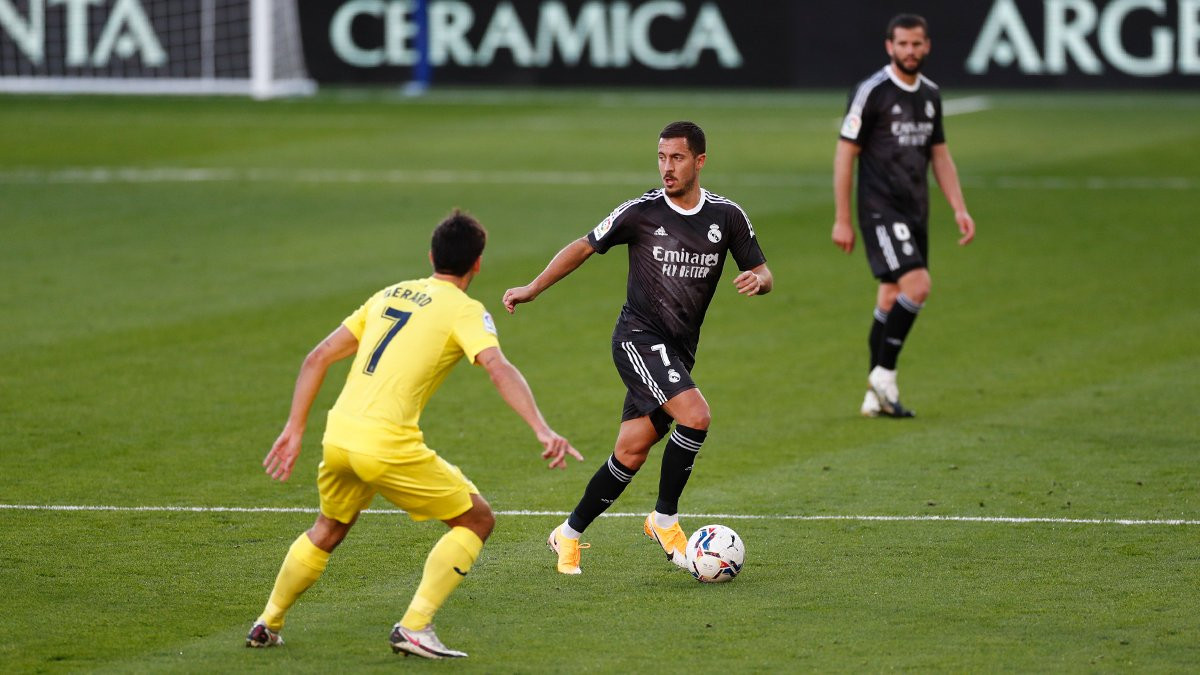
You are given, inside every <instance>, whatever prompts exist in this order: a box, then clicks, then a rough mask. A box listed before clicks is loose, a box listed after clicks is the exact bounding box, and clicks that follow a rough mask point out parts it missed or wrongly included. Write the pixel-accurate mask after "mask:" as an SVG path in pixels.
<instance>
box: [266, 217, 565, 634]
mask: <svg viewBox="0 0 1200 675" xmlns="http://www.w3.org/2000/svg"><path fill="white" fill-rule="evenodd" d="M486 241H487V232H486V231H485V230H484V229H483V227H482V226H481V225H480V224H479V223H478V221H476V220H475V219H474V218H472V217H471V216H469V215H467V214H465V213H462V212H460V211H458V210H455V211H454V212H453V213H452V214H451V215H450V216H448V217H447V218H446V219H445V220H444V221H442V222H441V224H439V225H438V226H437V228H436V229H435V230H434V231H433V240H432V244H431V246H430V260H431V261H432V263H433V268H434V274H433V276H430V277H427V278H425V279H416V280H412V281H404V282H401V283H398V284H395V285H392V286H389V287H387V288H385V289H383V290H381V291H379V292H378V293H376V294H375V295H374V296H372V297H371V298H370V299H369V300H367V302H365V303H364V304H363V305H362V306H361V307H359V308H358V310H357V311H355V312H354V313H353V314H351V315H350V316H349V317H347V318H346V320H345V321H344V322H342V324H341V325H340V326H338V328H337V329H336V330H334V331H333V332H332V333H330V334H329V336H328V337H326V338H325V339H324V340H322V341H321V343H320V344H319V345H317V346H316V348H314V349H313V350H312V352H311V353H309V355H308V357H307V358H305V359H304V364H303V366H301V368H300V375H299V377H298V378H297V380H296V387H295V392H294V394H293V396H292V407H291V413H290V414H289V416H288V421H287V424H286V425H285V426H284V429H283V432H282V433H281V434H280V435H279V438H278V439H277V440H276V441H275V444H274V445H273V446H272V448H271V451H270V452H269V453H267V456H266V458H265V459H264V460H263V466H265V467H266V470H267V473H269V474H270V475H271V477H272V478H275V479H277V480H281V481H283V480H287V478H288V476H289V475H291V472H292V467H293V466H294V465H295V462H296V458H297V457H298V456H299V454H300V441H301V438H302V436H303V435H304V428H305V426H306V424H307V421H308V413H309V410H310V409H311V407H312V404H313V400H314V399H315V398H316V396H317V392H318V391H319V390H320V388H321V382H322V381H323V380H324V378H325V373H326V372H327V371H328V369H329V366H330V365H331V364H333V363H334V362H336V361H340V360H341V359H344V358H346V357H348V356H351V355H353V356H354V363H353V365H352V366H351V367H350V372H349V374H348V375H347V377H346V384H345V386H344V387H343V388H342V393H341V395H340V396H339V397H338V400H337V402H336V403H335V404H334V406H333V408H332V409H331V410H330V411H329V417H328V422H327V425H326V429H325V438H324V441H323V443H324V454H323V457H322V459H323V461H322V462H321V464H320V466H319V468H318V470H317V488H318V491H319V493H320V498H321V512H320V514H318V516H317V520H316V522H315V523H314V524H313V526H312V527H311V528H310V529H309V530H308V531H306V532H304V533H302V534H301V535H300V536H299V537H298V538H297V539H296V541H295V542H294V543H293V544H292V546H291V548H290V549H289V550H288V554H287V557H286V558H285V559H284V561H283V566H282V567H281V568H280V570H279V575H278V577H276V579H275V587H274V589H273V590H272V591H271V597H270V600H268V602H267V606H266V609H264V610H263V613H262V616H260V617H259V618H258V620H256V621H255V622H254V625H253V627H252V628H251V629H250V634H249V635H247V636H246V646H247V647H272V646H276V645H281V644H283V639H282V638H281V637H280V635H279V631H280V629H281V628H283V622H284V615H285V614H286V613H287V611H288V609H289V608H291V606H292V604H293V603H295V601H296V599H297V598H298V597H299V596H300V594H302V593H304V591H306V590H308V588H309V587H310V586H312V585H313V584H314V583H316V581H317V579H318V578H320V576H321V573H322V572H323V571H324V570H325V566H326V564H327V563H328V561H329V555H330V553H332V552H333V549H334V548H336V547H337V545H338V544H340V543H341V542H342V540H343V539H344V538H345V537H346V534H347V533H348V532H349V531H350V528H351V527H352V526H353V525H354V521H355V520H356V519H357V518H358V514H359V512H360V511H362V510H363V509H365V508H367V506H368V505H369V504H370V503H371V500H372V499H373V498H374V497H375V494H376V493H379V494H382V495H383V496H384V497H385V498H387V499H388V501H390V502H392V503H393V504H395V505H396V506H399V507H400V508H402V509H404V510H405V511H406V512H408V514H409V517H410V518H412V519H413V520H417V521H420V520H430V519H436V520H440V521H442V522H444V523H446V525H447V526H449V527H450V531H449V532H447V533H446V534H445V535H443V536H442V538H441V539H440V540H438V542H437V544H436V545H435V546H434V547H433V550H431V551H430V552H429V557H428V558H427V559H426V561H425V570H424V574H423V576H422V577H421V583H420V585H419V586H418V588H417V592H416V594H415V595H414V597H413V599H412V602H411V604H409V606H408V611H407V612H405V614H404V616H403V618H401V620H400V622H399V623H397V624H396V625H395V626H394V627H393V630H392V635H391V644H392V650H393V651H395V652H397V653H399V652H404V653H405V655H406V656H407V655H408V654H415V655H417V656H423V657H426V658H453V657H464V656H466V654H465V653H464V652H461V651H456V650H453V649H449V648H447V647H446V646H445V645H444V644H442V642H441V640H439V639H438V637H437V634H436V633H434V630H433V616H434V614H435V613H436V612H437V610H438V609H439V608H440V607H441V606H442V604H443V603H445V601H446V599H447V598H448V597H449V596H450V593H451V592H453V591H454V589H455V588H456V587H457V586H458V584H459V582H461V581H462V579H463V577H465V576H466V575H467V572H468V571H469V570H470V569H471V565H472V564H473V563H474V562H475V559H476V558H477V557H478V556H479V552H480V550H481V549H482V548H483V542H484V540H486V539H487V537H488V535H489V534H491V531H492V527H493V526H494V525H495V523H496V519H495V516H494V515H493V514H492V510H491V507H490V506H489V505H488V503H487V501H485V500H484V498H483V497H482V496H480V494H479V490H478V488H476V487H475V484H474V483H472V482H471V481H470V480H468V479H467V478H466V476H464V475H463V473H462V471H460V470H459V469H458V467H456V466H454V465H453V464H450V463H449V462H447V461H446V460H444V459H442V458H441V457H440V456H439V455H438V454H437V453H436V452H434V451H433V450H431V449H430V448H429V447H427V446H426V445H425V442H424V437H423V435H422V433H421V429H420V427H419V426H418V424H417V423H418V421H419V419H420V416H421V410H422V409H424V407H425V404H426V403H427V402H428V401H429V398H430V397H431V396H432V395H433V393H434V392H435V391H436V390H437V388H438V386H439V385H440V384H441V383H442V381H443V380H444V379H445V378H446V375H447V374H448V373H449V372H450V369H451V368H453V367H454V365H455V364H456V363H458V361H459V360H460V359H461V358H463V357H464V356H465V357H466V358H467V360H469V361H470V362H471V363H474V364H476V365H480V366H482V367H483V368H484V369H485V370H487V372H488V374H489V375H490V376H491V379H492V384H493V385H495V387H496V389H497V390H498V391H499V392H500V395H501V396H502V397H503V398H504V401H505V402H506V403H508V405H509V406H510V407H512V409H513V410H514V411H516V412H517V414H519V415H520V416H521V418H522V419H524V420H525V422H526V423H527V424H528V425H529V426H530V428H532V429H533V431H534V433H535V434H536V435H537V439H538V442H539V443H541V444H542V446H543V448H544V450H543V452H542V458H543V459H548V460H549V465H548V466H549V467H550V468H555V467H558V468H565V467H566V455H571V456H572V457H574V458H576V459H580V460H582V459H583V457H582V456H581V455H580V454H579V452H577V451H576V450H575V448H573V447H571V444H570V443H569V442H568V441H567V440H566V439H565V438H563V437H562V436H560V435H559V434H557V433H556V432H555V431H554V430H553V429H551V428H550V426H549V425H547V424H546V420H545V419H543V418H542V414H541V412H540V411H539V410H538V407H537V403H536V402H535V401H534V398H533V393H532V392H531V391H530V389H529V385H528V384H527V383H526V382H525V378H524V377H523V376H522V375H521V372H520V371H519V370H517V368H516V367H515V366H513V365H512V364H511V363H509V361H508V360H507V359H506V358H505V357H504V354H503V353H502V352H501V351H500V344H499V341H498V340H497V338H496V327H495V324H494V323H493V322H492V317H491V315H489V314H488V313H487V311H485V310H484V308H483V305H482V304H480V303H479V302H478V301H476V300H473V299H472V298H470V297H469V296H468V295H467V294H466V290H467V287H468V286H469V285H470V283H471V280H472V279H473V278H474V277H475V275H476V274H478V273H479V266H480V261H481V256H482V254H483V248H484V245H485V244H486Z"/></svg>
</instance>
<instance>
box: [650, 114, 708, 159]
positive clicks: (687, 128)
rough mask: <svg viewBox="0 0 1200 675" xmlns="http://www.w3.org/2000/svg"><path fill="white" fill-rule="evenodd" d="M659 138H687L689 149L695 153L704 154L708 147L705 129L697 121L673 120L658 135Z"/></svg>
mask: <svg viewBox="0 0 1200 675" xmlns="http://www.w3.org/2000/svg"><path fill="white" fill-rule="evenodd" d="M658 137H659V138H686V139H687V145H688V150H691V151H692V154H693V155H697V156H699V155H703V154H704V153H705V152H706V151H707V149H708V143H707V141H705V140H704V130H703V129H701V128H700V126H699V125H697V124H696V123H695V122H671V123H670V124H668V125H667V126H666V128H664V129H663V130H662V133H661V134H659V135H658Z"/></svg>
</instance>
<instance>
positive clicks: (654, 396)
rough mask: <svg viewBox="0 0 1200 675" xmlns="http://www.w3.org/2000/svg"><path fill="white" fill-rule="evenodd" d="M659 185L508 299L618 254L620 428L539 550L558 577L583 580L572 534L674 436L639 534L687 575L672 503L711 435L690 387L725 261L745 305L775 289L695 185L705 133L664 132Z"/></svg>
mask: <svg viewBox="0 0 1200 675" xmlns="http://www.w3.org/2000/svg"><path fill="white" fill-rule="evenodd" d="M658 150H659V152H658V163H659V172H660V175H661V177H662V181H663V187H662V188H659V189H655V190H651V191H649V192H647V193H645V194H643V195H642V196H641V197H638V198H636V199H631V200H629V201H627V202H625V203H624V204H621V205H620V206H618V207H617V208H616V209H615V210H613V212H612V213H611V214H609V216H608V217H607V218H605V219H604V220H603V221H601V222H600V224H599V225H597V226H596V227H595V228H594V229H593V230H592V231H591V232H589V233H588V234H587V236H585V237H581V238H580V239H577V240H576V241H574V242H572V243H570V244H568V245H567V246H566V247H565V248H564V249H563V250H561V251H559V253H558V254H557V255H556V256H555V257H554V259H553V260H551V261H550V264H549V265H548V266H547V267H546V269H545V270H544V271H543V272H542V273H541V274H540V275H538V277H537V278H536V279H534V280H533V281H532V282H530V283H529V284H528V285H526V286H521V287H517V288H511V289H509V290H508V291H507V292H506V293H505V294H504V305H505V307H506V308H507V309H508V310H509V311H510V312H512V311H513V310H514V309H515V307H516V305H517V304H520V303H523V302H530V301H532V300H533V299H535V298H536V297H537V296H538V295H539V294H540V293H541V292H542V291H544V290H545V289H546V288H548V287H549V286H551V285H553V284H554V283H556V282H557V281H559V280H560V279H562V278H563V277H565V276H566V275H568V274H570V273H571V272H572V271H574V270H575V269H576V268H578V267H579V266H580V265H581V264H583V262H584V261H585V260H587V258H588V257H590V256H591V255H592V254H593V253H600V254H603V253H606V252H607V251H608V250H609V249H611V248H612V247H613V246H618V245H625V246H626V247H627V250H628V255H629V277H628V282H627V295H626V300H625V304H624V306H623V307H622V308H621V314H620V317H619V318H618V319H617V325H616V328H615V329H614V330H613V338H612V348H613V361H614V363H615V364H616V367H617V372H618V373H619V374H620V376H621V379H622V381H623V382H624V383H625V387H626V395H625V403H624V406H623V408H622V413H621V430H620V432H619V434H618V436H617V442H616V445H615V447H614V450H613V454H612V455H611V456H610V457H609V458H608V460H607V461H606V462H605V464H604V466H602V467H600V469H599V470H598V471H597V472H596V473H595V475H593V476H592V479H591V481H590V482H589V483H588V485H587V487H586V488H585V490H584V494H583V497H582V498H581V499H580V501H579V503H578V504H577V505H576V507H575V509H574V510H573V511H572V512H571V515H570V516H569V517H568V518H567V520H566V522H564V523H563V524H562V525H560V526H559V527H556V528H555V529H554V530H553V531H552V532H551V533H550V537H549V539H548V540H547V543H548V544H549V545H550V547H551V548H552V549H553V550H554V551H555V552H556V553H557V554H558V571H559V572H562V573H564V574H579V573H580V567H579V560H580V554H579V548H580V544H579V536H580V534H581V533H582V532H583V530H584V529H585V528H586V527H587V526H588V525H590V524H591V522H592V521H593V520H595V518H596V517H598V516H599V515H600V514H601V513H603V512H604V511H605V510H606V509H607V508H608V507H609V506H610V505H611V504H612V503H613V502H614V501H616V499H617V497H618V496H620V494H621V492H623V491H624V489H625V486H626V485H628V484H629V482H630V481H631V480H632V479H633V476H634V474H635V473H637V471H638V469H639V468H641V466H642V464H643V463H644V462H645V460H646V457H647V455H648V453H649V451H650V448H651V447H652V446H653V445H654V444H655V443H657V442H658V441H659V440H661V439H662V438H663V437H664V436H666V435H667V432H668V431H670V430H671V429H670V427H671V423H672V421H674V423H675V429H674V431H673V432H671V434H670V438H669V440H668V441H667V445H666V448H665V449H664V450H663V458H662V468H661V472H660V475H659V494H658V501H657V502H656V504H655V508H654V511H652V512H651V513H650V515H648V516H647V517H646V521H645V523H644V524H643V532H644V533H645V534H646V536H648V537H650V538H651V539H654V540H655V541H657V542H658V544H659V545H660V546H661V547H662V550H663V551H664V552H665V553H666V555H667V558H668V559H669V560H671V561H672V562H673V563H675V564H676V565H679V566H680V567H684V566H685V565H686V560H685V556H684V548H685V546H686V543H687V536H686V535H685V534H684V533H683V529H682V528H681V527H680V525H679V518H678V505H679V497H680V495H681V494H682V493H683V489H684V486H685V485H686V483H687V480H688V477H689V476H690V474H691V471H692V467H693V464H694V463H695V458H696V454H697V453H698V452H699V450H700V448H701V446H702V444H703V443H704V440H705V438H706V436H707V433H708V425H709V421H710V419H711V413H710V411H709V408H708V403H707V401H705V399H704V396H703V395H702V394H701V393H700V390H699V389H698V388H697V387H696V384H695V382H694V381H693V380H692V376H691V370H692V367H693V366H694V365H695V361H696V348H697V345H698V344H699V340H700V327H701V325H702V324H703V323H704V315H705V313H706V312H707V311H708V305H709V303H710V302H711V301H712V298H713V295H714V294H715V293H716V290H717V286H718V283H719V281H720V278H721V272H722V270H723V269H724V265H725V261H726V259H727V255H731V256H732V258H733V260H734V262H735V264H736V265H737V267H738V269H739V270H740V273H739V274H738V275H737V276H736V277H735V278H734V280H733V283H734V286H735V287H736V288H737V290H738V292H739V293H741V294H742V295H747V296H753V295H763V294H765V293H767V292H768V291H770V290H771V286H772V284H773V279H772V276H771V272H770V270H769V269H767V265H766V257H765V256H764V255H763V252H762V249H761V248H759V245H758V239H757V237H756V236H755V233H754V228H753V226H752V225H751V224H750V219H749V218H747V217H746V213H745V212H744V211H742V209H741V207H739V206H738V205H737V204H735V203H734V202H732V201H730V200H728V199H725V198H723V197H720V196H718V195H715V194H713V193H711V192H708V191H707V190H704V189H703V188H701V187H700V184H699V172H700V169H701V167H703V166H704V162H705V159H706V154H705V151H706V141H705V138H704V132H703V131H702V130H701V129H700V127H698V126H696V125H695V124H692V123H691V122H675V123H672V124H669V125H667V127H666V128H665V129H663V131H662V134H660V137H659V148H658Z"/></svg>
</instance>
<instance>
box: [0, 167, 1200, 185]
mask: <svg viewBox="0 0 1200 675" xmlns="http://www.w3.org/2000/svg"><path fill="white" fill-rule="evenodd" d="M654 181H655V178H654V175H653V174H651V173H649V172H645V171H628V172H622V171H524V170H511V171H510V170H493V171H470V170H467V171H463V170H456V169H428V170H420V171H415V170H406V169H378V170H366V169H281V168H249V169H235V168H230V167H169V166H160V167H153V166H150V167H135V166H124V167H122V166H94V167H67V168H62V169H50V170H47V169H36V168H25V169H10V170H8V171H0V184H7V185H60V184H68V185H109V184H118V183H120V184H155V183H320V184H397V185H402V184H413V185H460V184H464V183H465V184H471V185H631V186H639V187H643V186H647V185H651V184H653V183H654ZM718 182H720V183H721V184H725V185H748V186H759V187H813V188H820V189H823V190H824V189H827V188H828V187H829V176H828V175H827V174H824V173H822V174H815V173H814V174H782V173H780V174H753V173H741V172H735V173H732V174H730V175H727V176H723V177H721V178H720V180H719V181H718ZM962 182H963V185H965V186H967V187H971V188H985V189H997V190H1135V191H1138V190H1141V191H1154V190H1167V191H1190V190H1197V189H1200V176H1069V177H1068V176H966V177H963V179H962Z"/></svg>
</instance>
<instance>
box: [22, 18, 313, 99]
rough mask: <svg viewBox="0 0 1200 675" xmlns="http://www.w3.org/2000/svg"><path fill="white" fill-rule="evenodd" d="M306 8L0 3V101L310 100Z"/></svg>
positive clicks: (311, 83)
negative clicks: (98, 97)
mask: <svg viewBox="0 0 1200 675" xmlns="http://www.w3.org/2000/svg"><path fill="white" fill-rule="evenodd" d="M299 1H302V0H0V92H23V93H112V94H227V95H243V96H253V97H255V98H272V97H278V96H304V95H310V94H312V93H314V92H315V91H316V88H317V87H316V83H315V82H313V80H312V79H310V78H309V77H308V73H307V69H306V68H305V65H304V52H303V48H302V43H301V38H300V19H299V16H298V13H297V8H296V4H295V3H296V2H299Z"/></svg>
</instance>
